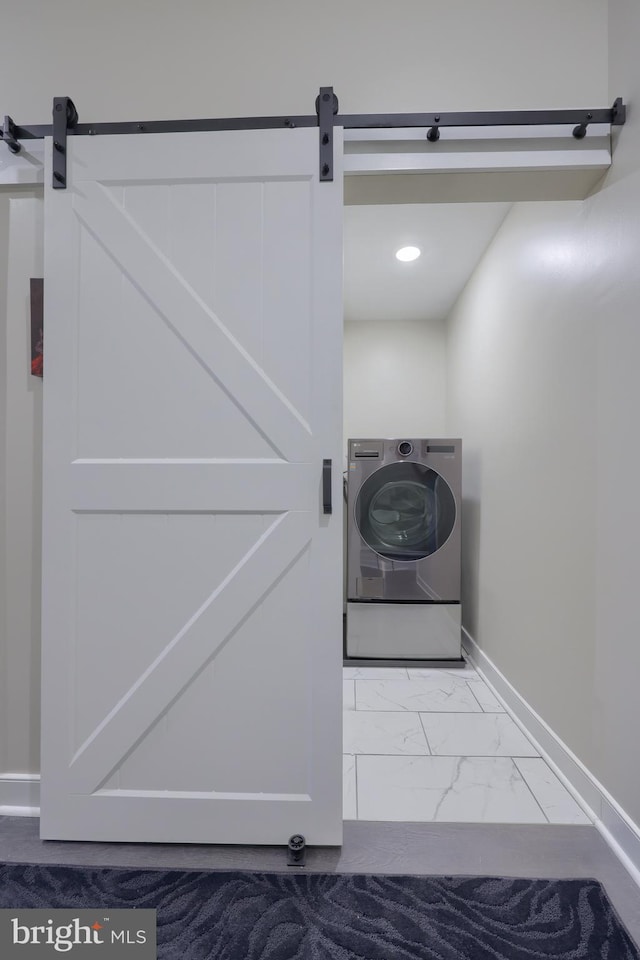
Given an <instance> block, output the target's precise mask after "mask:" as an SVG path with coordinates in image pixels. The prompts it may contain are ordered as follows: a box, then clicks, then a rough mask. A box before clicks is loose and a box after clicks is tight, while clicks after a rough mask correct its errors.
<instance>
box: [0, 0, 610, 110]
mask: <svg viewBox="0 0 640 960" xmlns="http://www.w3.org/2000/svg"><path fill="white" fill-rule="evenodd" d="M606 9H607V7H606V0H518V2H517V3H514V2H513V0H483V2H482V3H478V2H473V0H396V2H395V3H393V4H388V3H382V2H380V0H374V2H372V0H349V2H348V3H345V2H343V0H325V2H324V3H322V4H318V3H316V2H314V0H271V2H269V3H265V2H264V0H236V2H228V0H226V2H223V0H182V2H181V3H176V2H175V0H135V2H131V0H109V2H108V3H106V2H104V3H99V2H92V3H87V2H86V0H57V2H55V3H52V2H50V0H3V3H2V35H3V37H4V38H5V40H6V39H7V38H10V42H5V43H4V44H3V55H2V58H0V91H2V98H3V104H2V106H3V112H4V113H10V114H11V115H12V116H13V117H14V119H15V120H16V122H19V123H25V124H26V123H47V122H49V121H50V118H51V100H52V97H54V96H70V97H72V98H73V99H74V101H75V103H76V106H77V107H78V110H79V113H80V117H81V119H84V120H85V121H98V120H121V119H131V120H140V119H153V118H161V117H207V116H211V117H216V116H246V115H249V116H251V115H257V114H260V115H268V116H271V115H274V114H276V115H281V114H282V113H286V112H291V113H310V112H312V110H313V101H314V99H315V97H316V95H317V92H318V88H319V87H320V86H323V85H328V84H332V85H333V86H334V88H335V90H336V92H337V94H338V96H339V98H340V104H341V112H343V113H357V112H376V113H380V112H387V111H405V110H406V111H414V110H416V111H417V110H474V109H483V108H484V109H523V108H534V109H535V108H540V107H546V108H550V107H558V108H560V107H577V106H585V107H588V106H592V105H594V104H595V105H600V104H601V99H602V97H603V95H606V45H605V44H606Z"/></svg>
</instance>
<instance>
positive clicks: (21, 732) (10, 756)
mask: <svg viewBox="0 0 640 960" xmlns="http://www.w3.org/2000/svg"><path fill="white" fill-rule="evenodd" d="M2 201H3V202H1V203H0V218H1V219H0V231H1V230H2V229H3V228H4V229H5V230H6V231H7V232H8V237H9V255H8V257H7V261H6V263H7V282H6V285H5V286H4V288H3V300H4V313H5V321H6V327H5V331H4V333H5V335H4V337H3V344H4V349H5V351H6V355H5V360H6V366H5V375H4V379H3V383H4V387H5V398H6V400H5V402H6V418H5V423H4V435H5V436H4V448H3V450H4V457H3V466H4V488H5V496H6V499H5V511H4V517H3V523H4V537H3V539H2V548H1V549H2V563H3V565H4V569H5V582H4V590H5V596H4V605H3V613H4V617H3V621H4V629H5V631H6V634H5V640H6V643H5V645H4V649H3V672H2V700H1V703H0V726H1V728H2V731H3V732H4V734H5V742H4V746H3V747H2V753H1V754H0V759H1V761H2V767H1V768H0V769H2V770H5V771H10V772H12V773H21V772H34V771H37V770H38V769H39V759H40V747H39V743H40V523H41V508H40V501H41V495H42V483H41V469H42V467H41V446H42V381H41V380H39V379H37V378H36V377H32V376H31V374H30V372H29V371H30V363H31V354H30V351H31V344H30V309H29V278H30V277H41V276H42V268H43V264H42V200H41V199H39V198H37V197H35V196H33V195H29V194H28V193H26V192H25V193H23V194H21V195H20V196H15V197H12V198H10V199H7V198H2ZM0 744H1V741H0Z"/></svg>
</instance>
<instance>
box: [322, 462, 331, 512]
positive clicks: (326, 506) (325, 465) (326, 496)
mask: <svg viewBox="0 0 640 960" xmlns="http://www.w3.org/2000/svg"><path fill="white" fill-rule="evenodd" d="M322 509H323V510H324V512H325V513H331V512H332V509H333V508H332V506H331V460H323V461H322Z"/></svg>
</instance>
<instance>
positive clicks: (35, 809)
mask: <svg viewBox="0 0 640 960" xmlns="http://www.w3.org/2000/svg"><path fill="white" fill-rule="evenodd" d="M39 816H40V774H38V773H2V774H0V817H39Z"/></svg>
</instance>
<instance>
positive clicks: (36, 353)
mask: <svg viewBox="0 0 640 960" xmlns="http://www.w3.org/2000/svg"><path fill="white" fill-rule="evenodd" d="M43 286H44V281H43V279H42V277H35V278H34V277H32V278H31V280H30V294H31V373H32V375H33V376H34V377H41V376H42V370H43V363H44V357H43V349H42V330H43V316H44V311H43Z"/></svg>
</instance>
